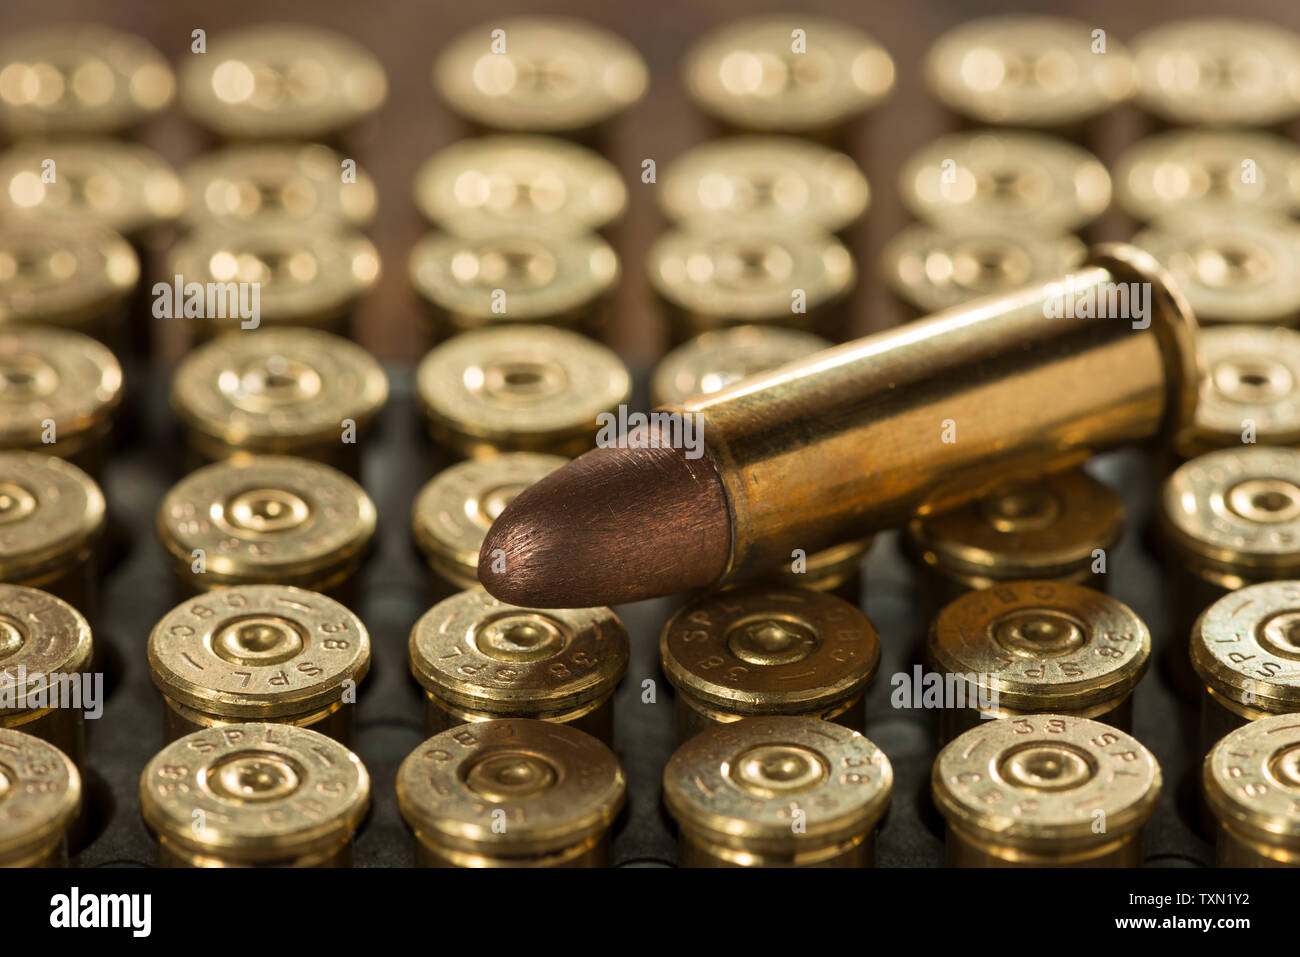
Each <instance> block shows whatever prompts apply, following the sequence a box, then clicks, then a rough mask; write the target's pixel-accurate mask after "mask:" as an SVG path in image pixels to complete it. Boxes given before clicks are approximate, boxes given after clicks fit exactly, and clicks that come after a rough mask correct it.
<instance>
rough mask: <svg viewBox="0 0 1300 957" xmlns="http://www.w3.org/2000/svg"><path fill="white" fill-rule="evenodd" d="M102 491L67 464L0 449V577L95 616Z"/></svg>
mask: <svg viewBox="0 0 1300 957" xmlns="http://www.w3.org/2000/svg"><path fill="white" fill-rule="evenodd" d="M104 524H105V518H104V495H103V493H102V492H101V491H100V489H99V486H98V485H96V484H95V480H94V479H92V478H91V477H90V476H89V475H87V474H86V473H85V472H83V471H82V470H81V469H79V468H77V467H76V466H75V465H72V464H71V463H69V462H66V461H64V460H63V459H60V458H56V457H54V456H52V455H41V454H40V453H37V452H0V531H3V535H0V581H4V582H7V583H9V584H11V585H25V586H28V587H29V588H39V589H41V590H43V591H46V592H49V593H50V594H51V595H54V596H56V597H58V598H61V599H63V600H64V601H66V602H67V603H68V604H70V605H72V606H73V607H75V608H77V609H78V610H80V611H81V612H82V613H83V614H94V609H95V580H96V574H95V573H96V565H97V563H96V554H97V550H98V546H99V543H100V540H101V538H102V536H103V533H104Z"/></svg>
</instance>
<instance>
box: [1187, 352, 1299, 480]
mask: <svg viewBox="0 0 1300 957" xmlns="http://www.w3.org/2000/svg"><path fill="white" fill-rule="evenodd" d="M1197 338H1198V341H1199V343H1200V347H1201V353H1202V355H1203V356H1204V357H1205V363H1206V369H1207V372H1208V375H1207V376H1206V380H1205V381H1206V384H1205V388H1204V389H1203V390H1202V392H1201V401H1200V402H1199V403H1198V404H1197V406H1196V428H1195V431H1194V433H1193V434H1192V435H1191V436H1189V438H1188V441H1187V443H1185V447H1184V448H1183V449H1182V450H1181V451H1182V453H1183V454H1184V455H1188V456H1194V455H1199V454H1202V453H1204V452H1211V451H1214V450H1215V449H1220V448H1226V447H1230V446H1234V445H1238V444H1239V443H1240V442H1241V441H1242V434H1243V431H1244V429H1245V423H1246V421H1247V420H1249V421H1250V422H1252V423H1253V425H1254V430H1255V436H1256V439H1257V440H1258V441H1259V442H1261V443H1263V444H1264V445H1297V444H1300V424H1298V423H1300V332H1296V331H1294V330H1292V329H1281V328H1278V327H1275V326H1216V327H1214V328H1210V329H1202V330H1201V331H1200V334H1199V336H1198V337H1197Z"/></svg>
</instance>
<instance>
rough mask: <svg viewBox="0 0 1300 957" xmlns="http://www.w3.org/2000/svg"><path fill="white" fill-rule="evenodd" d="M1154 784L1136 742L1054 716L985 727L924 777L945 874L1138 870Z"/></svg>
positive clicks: (961, 740)
mask: <svg viewBox="0 0 1300 957" xmlns="http://www.w3.org/2000/svg"><path fill="white" fill-rule="evenodd" d="M1160 784H1161V780H1160V766H1159V765H1158V764H1157V763H1156V759H1155V757H1154V756H1153V755H1152V754H1151V752H1150V751H1148V750H1147V749H1146V748H1145V747H1143V746H1142V744H1141V742H1139V741H1138V740H1137V739H1136V738H1133V737H1130V736H1129V735H1127V734H1125V733H1124V732H1123V731H1118V730H1116V729H1115V728H1113V727H1111V726H1110V725H1106V724H1101V723H1100V722H1097V721H1089V720H1088V719H1086V718H1076V717H1074V716H1072V715H1068V716H1067V715H1057V714H1036V715H1025V716H1023V717H1019V718H1003V719H1001V720H999V721H986V722H982V723H981V724H980V725H979V726H978V727H976V728H972V729H971V730H969V731H967V732H966V733H965V734H963V735H961V736H960V737H958V738H957V739H956V740H954V741H952V742H951V743H949V744H948V745H947V746H946V747H945V748H944V749H943V750H942V751H941V752H939V757H938V758H937V759H936V761H935V763H934V771H933V774H932V775H931V789H932V791H933V794H934V802H935V805H936V806H937V807H938V809H939V811H940V813H942V814H943V816H944V819H945V820H946V821H947V825H948V826H947V846H948V865H949V866H950V867H1137V866H1138V865H1140V864H1141V863H1142V844H1141V831H1142V826H1143V825H1144V824H1145V823H1146V822H1147V819H1148V818H1149V817H1150V816H1151V813H1152V811H1154V810H1155V805H1156V801H1157V800H1158V799H1159V797H1160Z"/></svg>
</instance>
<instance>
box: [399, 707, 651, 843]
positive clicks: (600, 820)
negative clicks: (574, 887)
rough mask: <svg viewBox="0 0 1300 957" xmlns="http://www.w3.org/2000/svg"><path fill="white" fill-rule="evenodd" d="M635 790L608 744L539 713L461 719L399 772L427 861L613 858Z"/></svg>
mask: <svg viewBox="0 0 1300 957" xmlns="http://www.w3.org/2000/svg"><path fill="white" fill-rule="evenodd" d="M626 794H627V777H626V776H625V775H624V773H623V769H622V767H620V766H619V763H618V759H617V758H616V757H614V752H613V751H611V750H610V749H609V748H608V747H606V746H605V745H604V744H602V743H601V742H600V741H598V740H596V739H595V738H593V737H592V736H591V735H589V734H584V733H583V732H581V731H579V730H577V729H576V728H573V727H570V726H567V725H563V724H554V723H552V722H550V721H535V720H532V719H530V718H501V719H497V720H493V721H481V722H478V723H476V724H471V725H466V726H464V727H459V728H451V729H449V730H447V731H444V732H442V733H441V734H438V735H435V736H434V737H432V738H430V739H429V740H428V741H425V742H424V743H423V744H422V745H420V746H419V747H418V748H416V749H415V750H414V751H413V752H411V754H410V755H409V756H408V757H407V759H406V760H405V761H403V762H402V766H401V767H400V768H399V769H398V772H397V807H398V810H400V811H401V814H402V818H403V819H404V820H405V821H406V824H407V826H408V827H409V828H410V829H411V831H412V832H413V834H414V837H415V860H416V864H417V865H419V866H422V867H605V866H607V865H608V864H609V829H610V825H611V824H612V823H613V822H614V819H615V818H616V817H617V816H618V813H619V811H621V810H622V808H623V801H624V798H625V796H626Z"/></svg>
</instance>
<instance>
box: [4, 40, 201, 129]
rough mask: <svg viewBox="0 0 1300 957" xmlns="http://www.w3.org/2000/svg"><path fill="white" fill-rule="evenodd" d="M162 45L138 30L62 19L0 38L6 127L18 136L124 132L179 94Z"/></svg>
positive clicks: (153, 113) (160, 108)
mask: <svg viewBox="0 0 1300 957" xmlns="http://www.w3.org/2000/svg"><path fill="white" fill-rule="evenodd" d="M175 88H176V83H175V80H174V78H173V77H172V71H171V68H170V67H169V66H168V65H167V61H166V60H165V59H163V56H162V54H161V53H159V52H158V51H157V50H156V49H154V48H153V46H151V45H150V44H149V43H147V42H146V41H145V40H143V39H141V38H140V37H138V36H135V35H134V34H131V33H124V32H122V31H121V30H114V29H112V28H111V27H104V26H98V25H94V24H76V25H73V24H62V25H59V26H52V27H44V28H42V29H39V30H27V31H21V32H14V33H10V34H9V35H8V36H6V37H5V38H4V40H3V41H0V130H3V131H4V133H5V134H6V135H7V136H8V137H9V138H11V139H20V138H25V137H31V136H42V135H50V134H52V135H68V134H73V135H87V134H107V133H118V132H121V131H123V130H125V129H127V128H129V127H132V126H135V125H136V124H138V123H140V122H142V121H143V120H146V119H148V118H149V117H151V116H153V115H155V114H156V113H158V112H159V111H160V110H162V109H163V108H165V107H166V106H167V104H168V103H170V102H171V99H172V95H173V93H175Z"/></svg>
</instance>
